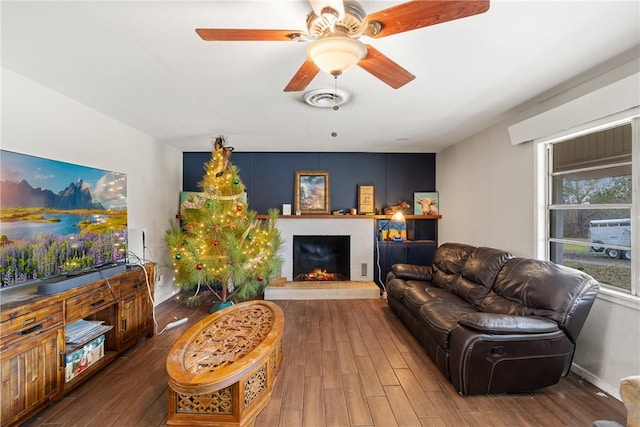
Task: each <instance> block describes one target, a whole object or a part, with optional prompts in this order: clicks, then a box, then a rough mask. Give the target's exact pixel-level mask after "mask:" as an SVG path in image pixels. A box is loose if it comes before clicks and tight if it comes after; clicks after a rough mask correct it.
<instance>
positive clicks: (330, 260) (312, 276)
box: [293, 235, 351, 281]
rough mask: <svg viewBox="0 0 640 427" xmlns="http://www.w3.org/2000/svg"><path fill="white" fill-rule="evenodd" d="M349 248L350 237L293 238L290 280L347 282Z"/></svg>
mask: <svg viewBox="0 0 640 427" xmlns="http://www.w3.org/2000/svg"><path fill="white" fill-rule="evenodd" d="M350 244H351V238H350V236H313V235H309V236H307V235H305V236H293V280H294V281H344V280H350V266H351V260H350V253H351V250H350Z"/></svg>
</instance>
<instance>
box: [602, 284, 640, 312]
mask: <svg viewBox="0 0 640 427" xmlns="http://www.w3.org/2000/svg"><path fill="white" fill-rule="evenodd" d="M597 298H599V299H602V300H604V301H608V302H611V303H614V304H618V305H622V306H625V307H628V308H631V309H634V310H638V311H640V297H637V296H634V295H630V294H627V293H625V292H620V291H617V290H615V289H611V288H607V287H604V286H602V287H601V288H600V292H598V296H597Z"/></svg>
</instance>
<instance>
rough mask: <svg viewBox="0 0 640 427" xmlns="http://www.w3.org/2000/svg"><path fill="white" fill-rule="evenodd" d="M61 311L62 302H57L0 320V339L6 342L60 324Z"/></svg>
mask: <svg viewBox="0 0 640 427" xmlns="http://www.w3.org/2000/svg"><path fill="white" fill-rule="evenodd" d="M62 313H63V311H62V302H59V303H57V304H53V305H50V306H48V307H44V308H41V309H39V310H35V311H32V312H30V313H25V314H21V315H19V316H17V317H15V318H13V319H10V320H7V321H6V322H2V324H1V325H0V336H1V337H2V341H3V343H7V342H9V341H13V340H14V339H17V338H21V337H25V336H28V335H29V334H32V333H35V332H38V331H46V330H47V329H50V328H52V327H54V326H58V325H61V324H62Z"/></svg>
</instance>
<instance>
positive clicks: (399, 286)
mask: <svg viewBox="0 0 640 427" xmlns="http://www.w3.org/2000/svg"><path fill="white" fill-rule="evenodd" d="M428 287H429V288H431V287H433V284H431V282H423V281H421V280H404V279H397V278H396V279H391V280H389V281H388V282H387V296H388V297H389V298H393V299H396V300H398V301H402V300H403V299H404V294H405V293H406V292H407V291H408V290H411V289H424V288H428Z"/></svg>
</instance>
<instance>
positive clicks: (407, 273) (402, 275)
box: [391, 264, 433, 282]
mask: <svg viewBox="0 0 640 427" xmlns="http://www.w3.org/2000/svg"><path fill="white" fill-rule="evenodd" d="M391 271H392V272H393V274H395V277H397V278H399V279H404V280H422V281H424V282H430V281H431V280H432V279H433V272H432V270H431V266H427V265H414V264H394V265H393V266H392V267H391Z"/></svg>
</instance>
